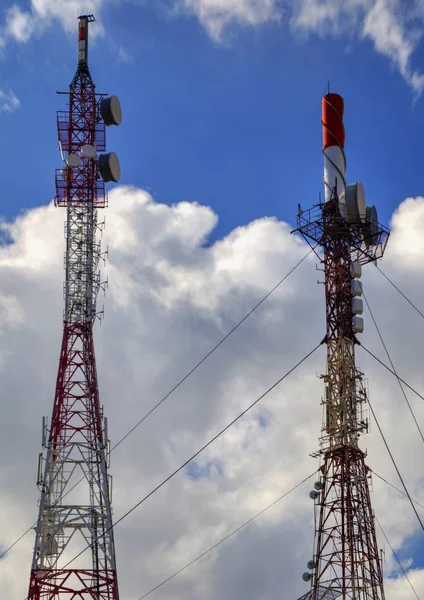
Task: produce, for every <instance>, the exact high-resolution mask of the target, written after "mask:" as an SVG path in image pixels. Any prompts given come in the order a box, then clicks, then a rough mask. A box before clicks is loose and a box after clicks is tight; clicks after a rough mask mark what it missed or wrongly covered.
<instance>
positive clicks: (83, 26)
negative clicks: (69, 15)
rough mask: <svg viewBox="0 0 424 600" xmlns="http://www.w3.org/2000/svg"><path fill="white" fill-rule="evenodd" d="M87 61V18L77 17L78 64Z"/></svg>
mask: <svg viewBox="0 0 424 600" xmlns="http://www.w3.org/2000/svg"><path fill="white" fill-rule="evenodd" d="M87 61H88V18H87V17H79V23H78V64H80V63H87Z"/></svg>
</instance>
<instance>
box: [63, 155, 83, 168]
mask: <svg viewBox="0 0 424 600" xmlns="http://www.w3.org/2000/svg"><path fill="white" fill-rule="evenodd" d="M65 162H66V164H67V165H68V167H71V169H76V168H77V167H79V166H80V164H81V159H80V157H79V156H78V154H68V156H67V157H66V159H65Z"/></svg>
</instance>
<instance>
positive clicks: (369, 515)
mask: <svg viewBox="0 0 424 600" xmlns="http://www.w3.org/2000/svg"><path fill="white" fill-rule="evenodd" d="M322 109H323V111H322V112H323V119H322V125H323V138H324V147H323V152H324V183H325V200H326V201H325V203H324V204H319V205H318V206H316V207H314V208H312V209H310V210H308V211H304V212H303V211H301V210H300V209H299V214H298V231H300V233H301V234H302V235H303V237H304V238H305V239H306V240H307V241H308V242H309V243H311V245H313V246H315V244H319V245H320V246H321V247H322V249H323V257H322V258H321V262H322V264H323V268H324V275H325V282H324V283H325V297H326V316H327V319H326V320H327V333H326V337H325V343H326V345H327V372H326V374H325V375H323V376H322V377H323V380H324V384H325V395H324V399H323V408H324V418H323V435H322V437H321V438H320V450H319V451H318V452H317V453H316V456H319V457H320V458H321V467H320V478H319V481H317V482H316V483H315V485H314V488H315V489H314V490H313V491H312V492H311V493H310V496H311V498H312V499H314V501H315V502H316V504H317V508H318V511H319V519H318V526H317V530H316V550H315V556H314V557H313V558H312V560H310V561H309V562H308V564H307V567H308V569H309V571H308V572H305V573H304V574H303V579H304V580H305V581H311V590H310V591H309V592H307V593H306V594H305V595H304V596H302V599H303V600H324V599H325V600H336V599H338V598H340V599H343V600H371V599H372V600H384V589H383V576H382V569H381V562H380V557H379V552H378V546H377V540H376V534H375V525H374V515H373V511H372V508H371V498H370V491H369V477H370V475H369V468H368V467H367V466H366V464H365V458H366V454H365V452H364V451H363V450H361V449H360V448H359V444H358V442H359V437H360V435H361V434H363V433H366V432H367V429H368V421H367V418H366V413H365V411H364V405H365V403H366V401H367V391H366V386H365V382H364V377H363V373H361V371H360V370H359V369H358V368H357V367H356V364H355V345H356V344H358V343H359V342H358V339H357V337H356V336H357V334H358V333H362V331H363V319H362V317H361V316H360V315H361V314H362V309H363V306H362V299H361V295H362V283H361V281H360V280H359V278H360V275H361V268H362V267H361V265H364V264H366V263H368V262H371V261H375V260H377V259H378V258H380V257H381V256H382V255H383V253H384V250H385V247H386V243H387V240H388V235H389V232H388V231H387V230H386V229H385V228H384V227H382V226H381V225H380V224H379V223H378V219H377V211H376V209H375V207H373V206H370V207H367V206H366V204H365V195H364V191H363V187H362V184H360V183H356V184H352V185H346V182H345V168H346V160H345V154H344V127H343V109H344V104H343V99H342V98H341V97H340V96H339V95H337V94H327V95H326V96H324V98H323V101H322Z"/></svg>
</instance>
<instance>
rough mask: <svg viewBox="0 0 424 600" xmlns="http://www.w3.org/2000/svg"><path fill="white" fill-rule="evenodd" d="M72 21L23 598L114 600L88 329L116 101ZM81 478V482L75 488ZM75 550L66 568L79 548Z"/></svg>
mask: <svg viewBox="0 0 424 600" xmlns="http://www.w3.org/2000/svg"><path fill="white" fill-rule="evenodd" d="M92 21H94V17H93V16H92V15H84V16H81V17H79V24H78V68H77V71H76V74H75V76H74V78H73V80H72V83H71V85H70V87H69V95H68V98H69V100H68V102H69V108H68V110H66V111H59V112H58V120H57V124H58V137H59V147H60V150H61V154H62V158H63V159H64V165H63V167H62V168H61V169H57V171H56V197H55V203H56V206H62V207H65V208H66V212H67V220H66V225H65V237H66V253H65V271H66V278H65V284H64V299H65V311H64V319H63V320H64V322H63V340H62V348H61V352H60V359H59V369H58V375H57V382H56V392H55V398H54V405H53V413H52V419H51V426H50V428H49V429H48V427H47V422H46V420H43V446H44V454H43V455H42V459H41V465H40V467H39V477H38V479H39V480H38V486H39V489H40V492H41V497H40V502H39V517H38V521H37V525H36V528H35V532H36V535H35V547H34V554H33V559H32V568H31V576H30V583H29V592H28V600H77V599H79V600H119V593H118V582H117V572H116V560H115V547H114V539H113V530H112V510H111V498H110V493H109V492H110V476H109V474H108V468H107V465H108V460H107V459H108V456H107V452H108V451H107V448H108V440H107V439H106V437H107V433H106V427H105V419H104V417H103V410H102V408H101V406H100V399H99V388H98V382H97V370H96V360H95V354H94V341H93V325H94V322H95V320H96V318H100V316H101V315H100V313H98V311H97V308H96V298H97V294H98V292H99V289H100V288H103V287H104V284H103V283H102V281H101V277H100V271H99V263H100V259H101V258H103V257H104V254H102V252H101V248H100V243H99V242H98V241H97V239H96V234H97V232H98V231H99V230H100V229H101V228H102V224H100V223H99V222H98V218H97V209H98V208H104V207H105V206H106V193H105V182H107V181H118V179H119V162H118V159H117V157H116V155H115V154H114V153H110V154H101V155H97V152H98V151H103V150H105V144H106V127H105V126H106V125H111V124H115V125H119V124H120V120H121V111H120V105H119V101H118V99H117V98H116V96H112V97H109V98H107V97H104V96H102V95H99V94H96V91H95V85H94V83H93V80H92V78H91V75H90V72H89V69H88V64H87V51H88V46H87V44H88V24H89V23H91V22H92ZM81 477H83V483H82V484H81V485H78V486H77V485H76V484H77V483H78V482H79V481H80V479H81ZM87 544H91V553H90V552H86V553H84V554H83V555H82V556H81V557H80V558H79V559H78V560H77V561H75V562H74V563H73V564H72V568H67V567H66V565H67V563H68V562H69V561H71V560H72V559H73V558H74V556H76V555H77V554H78V553H79V552H80V551H81V550H82V549H83V548H85V547H86V546H87Z"/></svg>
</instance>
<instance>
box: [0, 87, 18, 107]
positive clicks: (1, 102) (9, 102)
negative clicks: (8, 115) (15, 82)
mask: <svg viewBox="0 0 424 600" xmlns="http://www.w3.org/2000/svg"><path fill="white" fill-rule="evenodd" d="M20 105H21V103H20V101H19V98H18V97H17V96H16V94H15V93H14V92H13V91H12V90H9V91H8V92H5V91H4V90H0V112H13V111H14V110H16V109H17V108H19V107H20Z"/></svg>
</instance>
